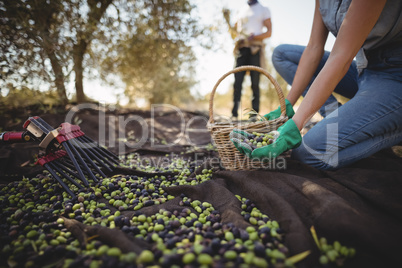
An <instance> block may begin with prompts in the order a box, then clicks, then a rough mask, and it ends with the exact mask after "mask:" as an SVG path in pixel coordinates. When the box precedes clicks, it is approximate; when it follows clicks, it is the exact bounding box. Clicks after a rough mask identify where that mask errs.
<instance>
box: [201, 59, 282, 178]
mask: <svg viewBox="0 0 402 268" xmlns="http://www.w3.org/2000/svg"><path fill="white" fill-rule="evenodd" d="M242 71H257V72H260V73H262V74H264V75H265V76H266V77H267V78H268V79H269V81H270V82H271V83H272V84H273V85H274V86H275V89H276V93H277V94H278V97H279V103H280V107H281V113H282V114H281V116H280V117H279V118H277V119H274V120H270V121H257V122H246V123H245V122H241V121H240V122H238V123H234V122H232V121H230V120H229V121H227V122H215V121H214V112H213V103H214V95H215V91H216V89H217V87H218V86H219V84H220V83H221V82H222V81H223V80H224V79H225V78H226V77H227V76H229V75H230V74H233V73H237V72H242ZM287 120H288V118H287V116H286V104H285V97H284V96H283V92H282V89H281V87H280V86H279V84H278V82H276V80H275V79H274V78H273V77H272V76H271V75H270V74H269V73H268V72H267V71H266V70H264V69H262V68H260V67H256V66H241V67H237V68H235V69H233V70H231V71H229V72H227V73H226V74H224V75H223V76H222V77H221V78H220V79H219V80H218V81H217V82H216V84H215V86H214V88H213V90H212V92H211V96H210V99H209V121H208V129H209V131H210V132H211V135H212V139H213V141H214V143H215V146H216V147H217V150H218V153H219V157H220V160H221V164H222V166H223V167H224V168H225V169H227V170H254V169H261V168H267V166H269V165H267V163H266V162H261V161H259V160H256V159H253V160H251V159H250V158H248V157H246V156H244V155H243V154H241V153H240V152H239V151H238V150H237V149H236V147H235V146H234V145H233V143H232V142H231V141H230V138H229V134H230V132H231V131H232V130H233V129H234V128H237V129H242V130H245V131H249V132H253V131H256V132H259V133H268V132H270V131H273V130H277V129H278V127H280V126H281V125H283V124H284V123H285V122H286V121H287Z"/></svg>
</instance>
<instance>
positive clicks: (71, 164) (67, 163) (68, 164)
mask: <svg viewBox="0 0 402 268" xmlns="http://www.w3.org/2000/svg"><path fill="white" fill-rule="evenodd" d="M83 160H84V161H86V159H83ZM77 164H78V165H79V167H80V168H81V170H82V173H84V174H85V175H88V171H86V170H85V168H84V166H83V165H81V163H78V162H77ZM63 165H65V166H66V167H68V168H70V169H72V170H75V169H76V167H75V166H74V163H73V162H72V161H71V160H70V159H69V158H66V159H63ZM87 165H88V163H87Z"/></svg>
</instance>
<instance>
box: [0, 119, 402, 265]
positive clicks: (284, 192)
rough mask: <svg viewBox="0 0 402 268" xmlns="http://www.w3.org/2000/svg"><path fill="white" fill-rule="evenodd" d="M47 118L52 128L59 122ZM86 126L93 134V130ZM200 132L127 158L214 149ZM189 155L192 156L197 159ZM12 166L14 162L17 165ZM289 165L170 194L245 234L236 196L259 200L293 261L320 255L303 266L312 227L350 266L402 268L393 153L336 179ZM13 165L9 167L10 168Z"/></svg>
mask: <svg viewBox="0 0 402 268" xmlns="http://www.w3.org/2000/svg"><path fill="white" fill-rule="evenodd" d="M141 116H143V117H144V118H147V116H150V113H145V112H144V113H142V114H141ZM194 116H196V114H193V113H185V117H186V122H188V120H190V119H191V118H193V117H194ZM43 118H44V119H45V120H46V121H48V122H49V123H50V121H51V116H48V117H45V116H44V117H43ZM80 118H81V119H82V121H83V123H82V128H83V130H84V131H85V132H86V133H87V135H89V134H88V132H90V131H92V133H91V134H92V135H90V136H92V137H94V136H96V135H94V134H96V130H97V122H98V118H97V115H96V114H94V113H92V114H91V113H88V114H82V115H80ZM61 120H62V119H61ZM179 121H180V120H178V118H177V115H175V113H166V114H160V115H159V117H158V122H160V123H161V124H160V126H158V127H157V130H156V136H158V137H159V138H162V137H164V138H165V139H166V140H169V139H174V137H175V135H177V133H178V132H180V131H179V129H180V126H178V125H177V122H179ZM59 122H62V121H59ZM202 122H204V123H202ZM51 124H52V125H55V124H56V123H54V122H51ZM86 125H91V127H90V128H88V129H87V130H86V129H85V126H86ZM196 125H197V128H199V129H200V131H199V132H195V133H192V134H191V135H194V137H196V138H194V137H193V138H192V139H190V140H191V142H190V143H192V144H190V143H189V142H187V143H186V142H182V143H179V144H176V145H175V146H173V147H171V148H169V147H165V148H160V149H154V148H153V147H152V146H150V144H144V146H142V147H141V148H137V149H135V148H134V149H133V148H128V149H127V151H137V152H138V153H140V154H142V155H148V154H149V155H156V156H158V155H160V156H161V155H164V154H165V153H167V152H169V151H175V152H176V153H178V152H180V151H187V150H188V149H189V148H190V146H192V145H195V144H198V145H205V144H206V143H208V142H210V137H209V134H208V133H207V132H206V131H202V129H203V130H205V121H202V120H200V121H199V122H198V123H197V124H196ZM202 125H203V127H202ZM197 142H198V143H197ZM20 146H22V145H20ZM26 146H28V145H26ZM17 147H18V146H15V145H13V146H11V145H7V146H2V147H0V150H1V151H2V154H1V155H2V156H3V155H8V156H7V157H2V158H1V157H0V164H3V165H2V166H0V167H1V168H3V170H1V174H2V181H3V182H4V181H7V180H8V179H10V177H7V176H5V175H6V173H7V170H14V171H18V167H19V166H17V168H15V169H13V167H12V165H13V164H15V163H16V162H18V163H24V162H26V161H27V159H25V158H24V157H21V156H23V154H19V151H18V148H17ZM112 147H113V146H112ZM32 150H33V149H32ZM187 155H188V156H190V155H191V153H190V154H187ZM206 156H209V157H213V156H214V155H213V154H212V155H208V154H206ZM12 157H13V158H12ZM25 157H26V156H25ZM20 158H21V159H20ZM10 159H13V161H9V160H10ZM28 160H29V159H28ZM204 160H205V163H204V164H206V165H208V159H204ZM286 160H287V161H286V164H287V167H286V169H285V170H271V171H225V170H217V171H215V172H214V177H213V179H212V180H211V181H209V182H207V183H203V184H201V185H198V186H177V187H173V188H171V189H168V191H169V192H170V193H171V194H176V195H179V194H180V193H185V194H186V195H188V196H189V197H191V198H194V199H200V200H204V201H209V202H211V203H212V205H213V206H214V207H215V208H216V209H218V210H220V211H221V213H222V212H225V215H222V220H223V221H226V222H228V221H230V222H233V223H235V224H236V225H238V226H240V227H244V226H246V222H245V221H244V220H243V219H242V217H241V215H240V211H241V210H240V204H239V202H238V201H237V199H236V197H235V196H234V195H235V194H238V195H240V196H242V197H246V198H249V199H251V200H252V201H253V202H254V203H255V204H256V206H257V207H258V208H259V209H260V210H261V212H263V213H264V214H267V215H268V216H270V217H271V218H273V219H275V220H277V221H278V222H279V224H280V226H281V227H282V228H283V229H284V231H285V244H286V245H287V247H288V248H289V249H290V255H294V254H297V253H299V252H302V251H305V250H308V249H311V250H313V251H314V254H313V255H311V256H309V257H308V258H307V260H305V261H304V262H303V263H301V264H300V267H313V266H314V264H316V261H317V259H318V257H317V256H318V255H317V254H318V251H317V249H316V246H315V244H314V241H313V239H312V237H311V234H310V231H309V229H310V226H312V225H313V226H315V229H316V230H317V234H318V236H319V237H326V238H327V239H328V241H330V242H332V241H334V240H338V241H339V242H341V244H342V245H345V246H348V247H355V248H356V251H357V254H356V257H355V258H353V259H351V260H348V261H347V262H346V263H345V267H402V260H401V258H400V256H399V255H400V251H401V249H402V175H401V174H402V159H401V158H399V157H398V156H395V155H394V154H393V153H392V151H391V150H386V151H383V152H380V153H377V154H376V155H374V156H372V157H370V158H367V159H364V160H362V161H359V162H357V163H355V164H354V165H352V166H350V167H348V168H343V169H340V170H337V171H331V172H329V171H328V172H324V171H319V170H317V169H314V168H311V167H308V166H306V165H303V164H300V163H299V162H295V161H292V160H290V159H286ZM5 161H7V164H4V162H5ZM25 168H26V169H25V170H24V172H28V169H29V165H28V166H27V165H26V166H25ZM126 172H127V170H126ZM128 172H130V171H128ZM133 172H134V171H133ZM7 178H8V179H7ZM211 189H212V190H211ZM174 202H175V199H173V200H171V201H170V202H167V203H165V204H163V205H159V206H158V207H147V208H145V209H146V210H147V212H148V213H152V212H153V211H154V210H155V211H156V210H157V209H159V208H160V207H161V206H162V207H165V208H167V209H169V208H174V207H175V206H176V205H177V204H175V203H174ZM144 212H146V211H144ZM125 213H131V212H125Z"/></svg>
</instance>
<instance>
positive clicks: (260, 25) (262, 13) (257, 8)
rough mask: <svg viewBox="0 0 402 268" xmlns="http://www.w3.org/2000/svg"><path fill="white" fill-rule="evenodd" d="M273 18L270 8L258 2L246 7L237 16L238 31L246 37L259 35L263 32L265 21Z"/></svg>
mask: <svg viewBox="0 0 402 268" xmlns="http://www.w3.org/2000/svg"><path fill="white" fill-rule="evenodd" d="M270 18H271V11H270V10H269V8H268V7H265V6H263V5H261V4H260V3H259V2H257V3H256V4H254V5H251V6H249V5H246V6H245V7H244V8H242V9H241V11H240V12H239V14H238V15H237V19H236V23H237V31H238V32H239V33H242V34H245V35H251V34H254V35H258V34H261V33H262V32H263V29H264V21H265V20H267V19H270Z"/></svg>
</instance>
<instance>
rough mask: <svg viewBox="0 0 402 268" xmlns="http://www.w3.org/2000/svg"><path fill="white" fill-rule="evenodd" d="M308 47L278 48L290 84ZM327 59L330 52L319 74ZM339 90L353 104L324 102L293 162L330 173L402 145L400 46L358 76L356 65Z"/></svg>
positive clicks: (276, 56)
mask: <svg viewBox="0 0 402 268" xmlns="http://www.w3.org/2000/svg"><path fill="white" fill-rule="evenodd" d="M304 49H305V47H303V46H297V45H280V46H278V47H277V48H275V50H274V53H273V55H272V61H273V64H274V67H275V69H276V70H277V72H278V73H279V74H280V75H281V76H282V77H283V78H284V79H285V80H286V81H287V82H288V83H289V84H290V85H291V84H292V82H293V78H294V76H295V73H296V69H297V66H298V63H299V60H300V57H301V55H302V53H303V51H304ZM328 56H329V52H326V53H325V55H324V56H323V59H322V61H321V63H320V65H319V67H318V69H317V71H316V74H315V76H316V75H317V74H318V73H319V71H320V70H321V68H322V67H323V66H324V64H325V62H326V60H327V59H328ZM315 76H314V77H313V79H312V81H313V80H314V79H315ZM312 81H311V83H312ZM311 83H310V85H311ZM310 85H309V86H308V87H307V88H306V90H305V91H304V93H303V96H305V94H306V93H307V91H308V89H309V87H310ZM335 92H336V93H339V94H340V95H342V96H345V97H347V98H350V100H349V101H348V102H347V103H346V104H344V105H342V106H341V105H340V104H339V103H338V101H337V100H336V98H335V97H334V96H331V97H330V98H329V99H328V100H327V101H326V103H325V104H324V106H323V107H321V109H320V110H319V113H320V114H321V115H322V116H324V119H323V120H321V121H320V122H318V123H317V124H316V125H315V126H314V127H313V128H312V129H310V130H309V131H308V132H307V133H306V134H305V135H304V137H303V142H302V144H301V145H300V146H299V147H298V148H296V149H293V151H292V157H293V158H294V159H297V160H299V161H301V162H303V163H306V164H308V165H311V166H313V167H316V168H318V169H328V170H331V169H337V168H340V167H344V166H347V165H349V164H352V163H354V162H356V161H358V160H360V159H363V158H366V157H368V156H370V155H372V154H374V153H375V152H378V151H379V150H381V149H384V148H388V147H391V146H393V145H396V144H398V143H399V142H401V141H402V46H401V47H398V48H394V49H392V50H383V51H377V52H376V53H374V54H372V55H370V58H369V64H368V66H367V68H366V69H363V70H362V71H361V72H360V74H359V73H358V71H357V69H356V64H355V62H353V63H352V65H351V66H350V68H349V71H348V72H347V74H346V75H345V77H344V78H343V79H342V80H341V81H340V82H339V84H338V85H337V87H336V89H335Z"/></svg>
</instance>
